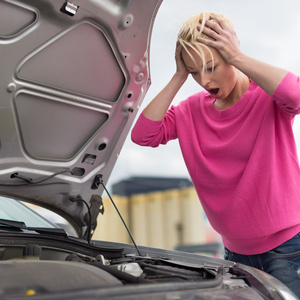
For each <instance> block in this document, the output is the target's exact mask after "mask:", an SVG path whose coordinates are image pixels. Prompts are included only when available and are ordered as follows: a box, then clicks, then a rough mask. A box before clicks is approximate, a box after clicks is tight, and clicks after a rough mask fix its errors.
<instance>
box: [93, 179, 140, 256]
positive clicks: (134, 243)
mask: <svg viewBox="0 0 300 300" xmlns="http://www.w3.org/2000/svg"><path fill="white" fill-rule="evenodd" d="M98 180H99V181H98V183H99V184H101V185H102V186H103V188H104V190H105V192H106V194H107V195H108V197H109V199H110V201H111V203H112V204H113V206H114V208H115V210H116V211H117V213H118V215H119V217H120V219H121V220H122V222H123V224H124V226H125V228H126V230H127V232H128V234H129V236H130V239H131V241H132V243H133V245H134V247H135V249H136V251H137V253H138V255H139V256H142V254H141V252H140V249H139V248H138V246H137V244H136V242H135V240H134V238H133V236H132V234H131V232H130V230H129V228H128V226H127V224H126V222H125V221H124V219H123V217H122V215H121V213H120V211H119V209H118V207H117V205H116V204H115V202H114V200H113V198H112V197H111V195H110V193H109V192H108V190H107V188H106V187H105V185H104V183H103V179H102V175H101V174H100V175H98Z"/></svg>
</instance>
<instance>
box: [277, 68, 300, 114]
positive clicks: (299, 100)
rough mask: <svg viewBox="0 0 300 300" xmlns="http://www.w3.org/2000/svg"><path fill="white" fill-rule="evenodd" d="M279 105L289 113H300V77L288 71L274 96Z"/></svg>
mask: <svg viewBox="0 0 300 300" xmlns="http://www.w3.org/2000/svg"><path fill="white" fill-rule="evenodd" d="M272 98H273V99H274V101H275V102H276V103H277V105H278V106H279V107H280V108H281V109H282V110H283V111H284V112H285V113H287V114H288V115H292V116H294V115H297V114H299V113H300V78H299V76H296V75H295V74H293V73H288V74H287V75H286V76H285V77H284V79H283V80H282V82H281V83H280V84H279V86H278V87H277V89H276V90H275V92H274V94H273V97H272Z"/></svg>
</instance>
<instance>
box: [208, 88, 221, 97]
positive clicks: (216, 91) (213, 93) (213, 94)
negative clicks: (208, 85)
mask: <svg viewBox="0 0 300 300" xmlns="http://www.w3.org/2000/svg"><path fill="white" fill-rule="evenodd" d="M218 92H219V89H218V88H215V89H211V90H209V93H210V94H211V95H212V96H216V95H217V94H218Z"/></svg>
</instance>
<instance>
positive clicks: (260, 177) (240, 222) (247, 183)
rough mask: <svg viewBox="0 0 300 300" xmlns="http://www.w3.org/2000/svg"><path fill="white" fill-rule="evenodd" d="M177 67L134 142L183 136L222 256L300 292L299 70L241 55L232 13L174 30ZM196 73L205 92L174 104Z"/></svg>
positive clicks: (136, 128)
mask: <svg viewBox="0 0 300 300" xmlns="http://www.w3.org/2000/svg"><path fill="white" fill-rule="evenodd" d="M175 60H176V66H177V67H176V72H175V74H174V75H173V77H172V78H171V80H170V81H169V83H168V84H167V85H166V87H165V88H164V89H163V90H162V91H161V92H160V93H159V94H158V95H157V96H156V97H155V98H154V99H153V100H152V101H151V102H150V104H149V105H148V106H147V107H146V108H145V110H144V111H143V113H142V114H141V115H140V117H139V119H138V121H137V123H136V125H135V126H134V128H133V131H132V140H133V141H134V142H135V143H137V144H140V145H143V146H151V147H157V146H158V145H160V144H166V143H167V142H168V141H169V140H172V139H178V140H179V143H180V147H181V151H182V154H183V157H184V160H185V163H186V166H187V168H188V171H189V174H190V176H191V179H192V181H193V183H194V186H195V189H196V191H197V194H198V196H199V199H200V201H201V204H202V206H203V209H204V210H205V213H206V215H207V217H208V219H209V221H210V223H211V224H212V226H213V227H214V229H215V230H216V231H217V232H219V233H220V234H221V236H222V239H223V243H224V246H225V253H226V255H225V256H226V257H225V258H226V259H230V260H233V261H237V262H241V263H244V264H247V265H250V266H253V267H256V268H260V269H262V270H264V271H266V272H268V273H270V274H271V275H273V276H274V277H277V278H278V279H279V280H281V281H283V282H284V283H285V284H286V285H287V286H288V287H290V289H291V290H293V291H294V293H296V294H297V295H298V297H300V276H299V273H300V170H299V161H298V157H297V149H296V145H295V140H294V136H293V131H292V124H293V120H294V118H295V115H297V114H299V113H300V83H299V77H298V76H296V75H294V74H292V73H290V72H288V71H286V70H283V69H280V68H277V67H274V66H271V65H268V64H265V63H263V62H261V61H258V60H256V59H253V58H251V57H249V56H247V55H245V54H243V53H242V52H241V50H240V47H239V41H238V39H237V36H236V34H235V31H234V30H233V28H232V23H231V21H230V20H228V19H227V18H225V17H224V16H222V15H217V14H213V13H209V12H206V13H201V14H200V15H197V16H193V17H191V18H189V19H188V20H187V21H186V23H185V24H184V25H183V27H182V29H181V31H180V32H179V35H178V40H177V45H176V53H175ZM189 74H191V75H192V77H193V78H194V80H195V81H196V82H197V83H198V84H199V85H200V86H201V87H203V89H204V90H203V91H201V92H199V93H197V94H195V95H192V96H190V97H189V98H188V99H186V100H185V101H182V102H181V103H180V104H179V105H178V106H176V107H175V106H172V107H171V108H169V107H170V105H171V103H172V100H173V98H174V97H175V95H176V93H177V92H178V91H179V89H180V88H181V87H182V85H183V83H184V82H185V81H186V79H187V77H188V75H189Z"/></svg>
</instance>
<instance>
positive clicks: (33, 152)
mask: <svg viewBox="0 0 300 300" xmlns="http://www.w3.org/2000/svg"><path fill="white" fill-rule="evenodd" d="M161 1H162V0H131V1H130V0H127V1H126V0H124V1H117V0H76V1H74V2H72V3H71V2H65V1H60V0H23V1H14V0H7V1H0V55H1V69H0V76H1V78H0V86H1V88H0V101H1V107H0V114H1V115H0V123H1V124H0V194H1V195H4V196H8V197H12V198H16V199H21V200H25V201H29V202H31V203H34V204H38V205H40V206H43V207H46V208H49V209H51V210H52V211H55V212H57V213H59V214H60V215H62V216H64V217H65V218H66V219H67V220H68V221H69V222H70V223H71V224H72V225H73V226H74V227H75V229H76V230H77V231H78V233H79V236H84V235H85V234H86V227H87V221H88V220H87V219H88V218H89V216H88V209H87V207H86V206H85V205H84V203H83V201H82V200H84V201H86V202H87V204H88V206H89V208H90V212H91V216H92V226H93V227H95V224H96V218H97V215H98V213H99V209H100V208H101V195H102V192H103V187H102V185H101V180H103V183H104V184H105V183H106V182H107V180H108V178H109V175H110V173H111V171H112V169H113V166H114V164H115V162H116V159H117V157H118V154H119V152H120V150H121V147H122V145H123V143H124V141H125V138H126V136H127V134H128V132H129V130H130V128H131V125H132V122H133V120H134V117H135V115H136V113H137V110H138V107H139V105H140V104H141V101H142V100H143V98H144V96H145V94H146V92H147V90H148V88H149V84H150V72H149V44H150V37H151V31H152V26H153V22H154V18H155V15H156V12H157V10H158V8H159V5H160V3H161Z"/></svg>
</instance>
